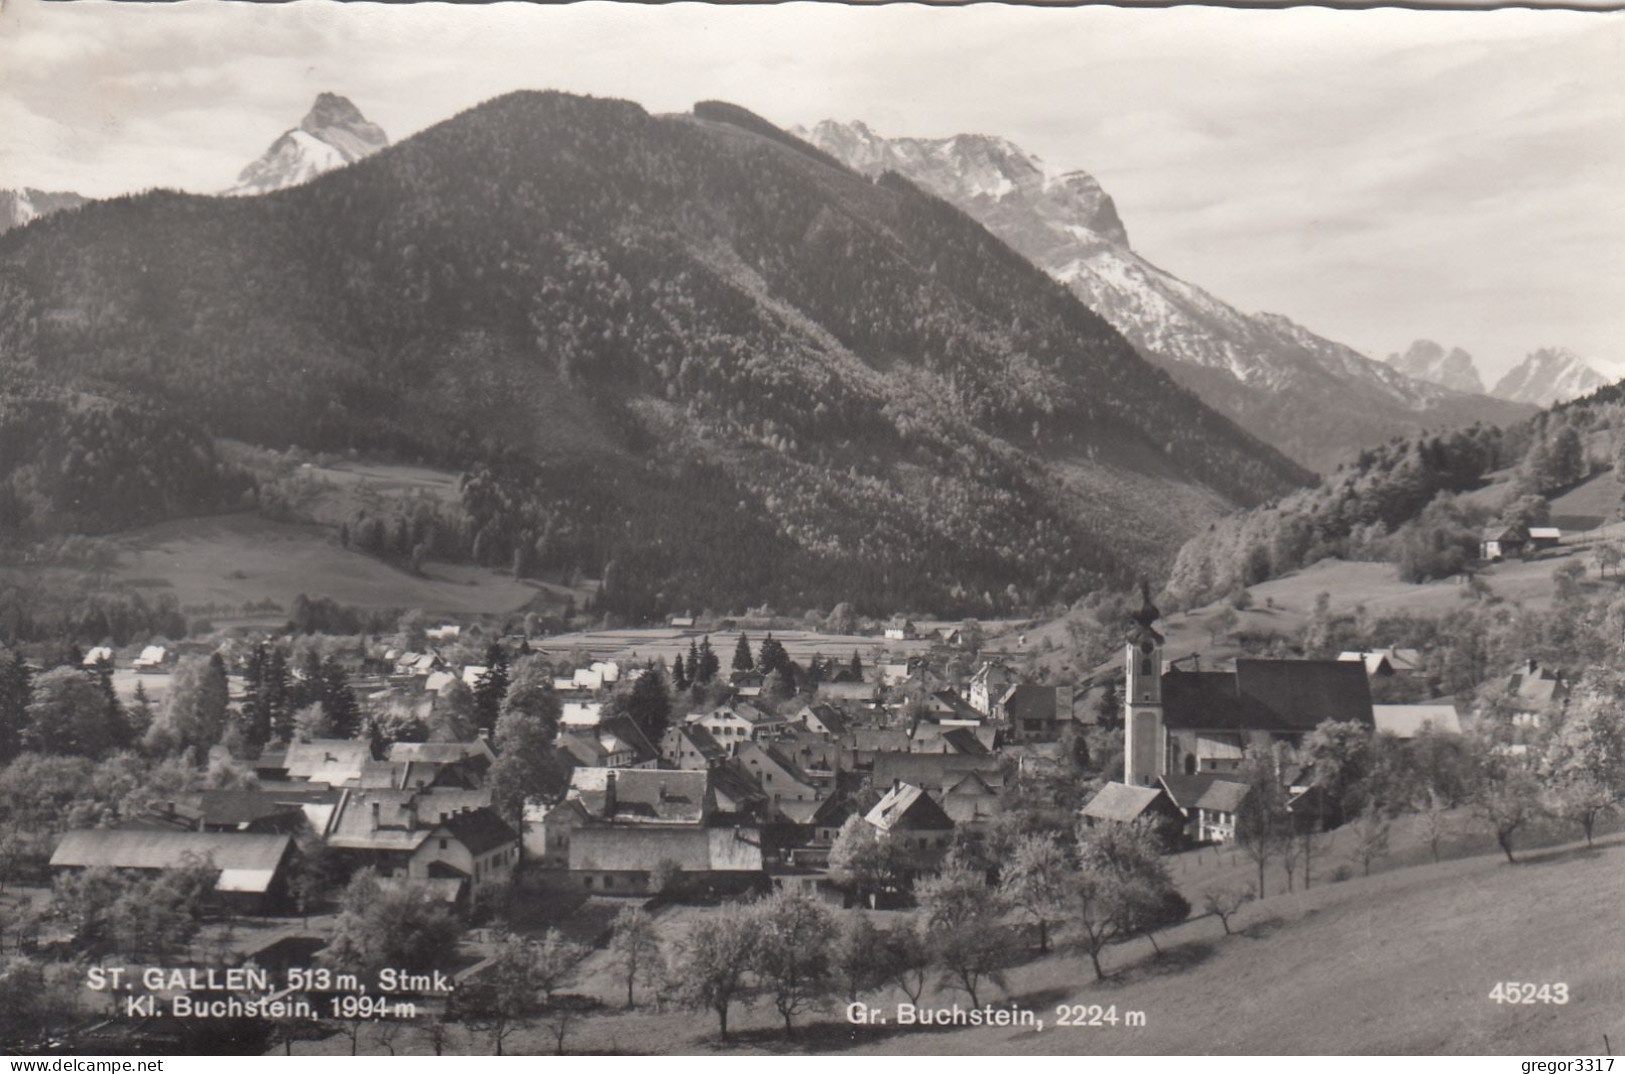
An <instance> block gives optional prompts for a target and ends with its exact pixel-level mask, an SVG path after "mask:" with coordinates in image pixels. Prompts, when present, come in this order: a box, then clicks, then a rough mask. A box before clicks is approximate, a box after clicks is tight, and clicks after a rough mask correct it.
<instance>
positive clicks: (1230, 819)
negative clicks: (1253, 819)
mask: <svg viewBox="0 0 1625 1074" xmlns="http://www.w3.org/2000/svg"><path fill="white" fill-rule="evenodd" d="M1158 784H1159V785H1160V786H1161V788H1162V790H1163V792H1164V793H1165V794H1166V795H1167V796H1168V800H1169V801H1170V802H1172V803H1173V804H1174V805H1175V806H1176V807H1177V808H1178V809H1179V812H1180V815H1181V816H1183V817H1184V819H1185V836H1186V838H1188V839H1190V840H1191V841H1192V842H1196V843H1228V842H1229V841H1230V840H1232V839H1234V838H1235V836H1236V814H1237V813H1239V812H1240V811H1241V806H1242V803H1243V802H1244V801H1246V798H1247V784H1245V783H1240V782H1238V781H1236V780H1234V779H1230V778H1226V777H1225V776H1224V775H1223V774H1222V773H1216V772H1201V773H1198V774H1196V775H1193V776H1189V775H1177V774H1172V773H1170V774H1167V775H1164V776H1162V777H1161V778H1160V779H1159V780H1158Z"/></svg>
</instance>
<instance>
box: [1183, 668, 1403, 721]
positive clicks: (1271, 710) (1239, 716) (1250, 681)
mask: <svg viewBox="0 0 1625 1074" xmlns="http://www.w3.org/2000/svg"><path fill="white" fill-rule="evenodd" d="M1162 711H1163V721H1164V723H1165V724H1166V726H1168V727H1170V728H1183V729H1197V730H1212V731H1240V730H1267V731H1286V732H1294V731H1295V732H1302V731H1312V730H1314V729H1315V727H1317V726H1318V725H1319V724H1321V723H1322V722H1324V721H1326V720H1338V721H1353V722H1356V723H1363V724H1366V725H1367V726H1370V725H1371V723H1372V718H1371V684H1370V680H1369V679H1368V678H1367V676H1366V671H1365V665H1364V664H1363V663H1355V662H1349V661H1342V660H1237V661H1236V670H1235V671H1233V672H1231V671H1181V670H1179V669H1178V668H1171V669H1170V670H1168V671H1166V672H1164V673H1163V676H1162Z"/></svg>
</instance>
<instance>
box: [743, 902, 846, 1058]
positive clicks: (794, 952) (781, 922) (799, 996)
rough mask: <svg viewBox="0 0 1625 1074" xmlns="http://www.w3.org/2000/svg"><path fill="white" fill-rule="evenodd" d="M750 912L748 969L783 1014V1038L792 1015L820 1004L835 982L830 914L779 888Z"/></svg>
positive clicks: (792, 1027)
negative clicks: (753, 921)
mask: <svg viewBox="0 0 1625 1074" xmlns="http://www.w3.org/2000/svg"><path fill="white" fill-rule="evenodd" d="M753 912H754V914H755V915H756V918H757V933H756V945H755V952H754V957H753V958H752V960H751V968H752V970H753V971H754V972H755V974H756V979H757V981H758V982H760V984H761V987H762V991H763V992H765V993H766V994H767V996H768V997H769V998H770V999H771V1000H772V1001H773V1006H774V1009H776V1010H777V1011H778V1012H779V1017H780V1018H783V1019H784V1035H785V1037H787V1038H788V1037H790V1036H793V1035H794V1033H795V1018H796V1016H797V1015H800V1014H803V1013H805V1012H807V1011H810V1010H816V1009H819V1008H821V1007H822V1006H823V1005H824V1004H825V1002H826V1000H827V998H828V996H829V993H830V991H831V989H832V987H833V985H834V979H835V972H834V970H835V967H834V957H833V956H834V952H835V947H836V942H837V939H838V935H839V934H838V932H837V928H836V924H835V918H834V917H833V916H831V914H830V912H829V911H828V910H826V909H825V908H824V907H823V905H822V904H821V903H818V902H816V901H814V900H813V899H812V898H810V897H808V896H807V895H804V894H802V893H800V892H791V891H779V892H775V893H774V894H772V895H770V896H768V897H767V898H766V899H764V900H762V902H760V903H758V904H757V905H756V906H755V907H754V908H753Z"/></svg>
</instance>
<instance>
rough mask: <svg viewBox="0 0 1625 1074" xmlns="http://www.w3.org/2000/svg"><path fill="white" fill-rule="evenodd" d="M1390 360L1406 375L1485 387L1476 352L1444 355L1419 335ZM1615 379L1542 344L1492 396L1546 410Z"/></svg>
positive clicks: (1570, 354) (1457, 349)
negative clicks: (1402, 351)
mask: <svg viewBox="0 0 1625 1074" xmlns="http://www.w3.org/2000/svg"><path fill="white" fill-rule="evenodd" d="M1388 364H1389V365H1391V366H1393V367H1394V368H1395V369H1398V370H1399V371H1400V372H1402V373H1404V374H1406V375H1407V376H1411V377H1415V378H1417V379H1418V380H1426V381H1431V382H1433V383H1434V384H1440V385H1443V386H1444V387H1447V388H1454V389H1456V390H1458V391H1479V392H1482V391H1483V390H1484V382H1483V380H1482V379H1480V377H1479V374H1478V366H1477V365H1476V364H1475V363H1474V362H1473V356H1472V355H1470V354H1468V353H1467V352H1466V351H1464V350H1462V349H1461V348H1460V347H1452V348H1451V349H1450V351H1449V353H1446V352H1445V349H1444V348H1443V347H1441V346H1440V345H1439V344H1437V343H1435V342H1433V341H1432V340H1430V339H1419V340H1417V341H1416V342H1414V343H1412V344H1411V345H1410V347H1408V348H1407V349H1406V351H1405V353H1403V354H1390V355H1389V356H1388ZM1612 380H1613V378H1610V377H1608V376H1605V375H1604V374H1602V373H1600V372H1598V371H1597V369H1596V367H1595V366H1593V365H1591V364H1590V363H1589V362H1587V361H1586V360H1585V359H1584V358H1582V357H1580V356H1579V355H1578V354H1575V353H1574V352H1573V351H1571V350H1569V349H1568V348H1567V347H1542V348H1540V349H1539V350H1536V351H1533V352H1531V353H1530V354H1528V355H1526V356H1525V357H1524V360H1523V361H1522V362H1519V363H1518V364H1517V365H1516V366H1514V367H1512V368H1511V369H1509V370H1508V371H1507V372H1506V374H1505V375H1503V376H1502V377H1501V379H1500V380H1498V381H1496V382H1495V387H1494V388H1491V389H1490V391H1489V394H1490V395H1493V396H1495V397H1496V398H1497V399H1505V400H1507V401H1508V402H1513V403H1528V404H1531V405H1534V406H1538V407H1543V408H1544V407H1549V406H1554V405H1556V404H1558V403H1566V402H1568V401H1569V400H1570V399H1575V398H1578V397H1579V396H1582V395H1586V394H1589V393H1590V392H1593V391H1595V390H1596V389H1598V388H1600V387H1602V386H1603V385H1604V384H1609V383H1612Z"/></svg>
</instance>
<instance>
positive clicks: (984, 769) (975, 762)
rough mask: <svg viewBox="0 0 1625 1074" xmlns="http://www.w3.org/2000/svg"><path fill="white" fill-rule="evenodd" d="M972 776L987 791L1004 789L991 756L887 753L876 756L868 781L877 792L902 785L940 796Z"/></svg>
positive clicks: (1001, 773)
mask: <svg viewBox="0 0 1625 1074" xmlns="http://www.w3.org/2000/svg"><path fill="white" fill-rule="evenodd" d="M971 772H975V773H976V774H977V775H979V776H981V777H982V780H983V782H985V783H986V784H987V785H988V787H990V788H993V789H1002V788H1003V787H1004V773H1003V772H1002V771H1001V770H1000V768H999V759H998V758H997V757H996V756H993V755H991V754H981V755H978V754H965V753H905V752H894V751H886V752H882V753H876V754H875V763H874V768H873V769H872V770H871V772H870V777H869V778H870V782H871V784H872V785H873V786H874V787H875V788H877V789H878V788H881V787H889V786H891V785H892V784H893V783H894V782H899V781H901V782H903V783H912V784H915V785H916V786H920V787H924V788H926V789H927V790H929V791H938V792H940V791H942V790H945V789H946V788H948V787H951V786H954V785H955V784H958V783H959V782H960V781H962V780H963V779H964V777H965V776H966V775H967V774H969V773H971Z"/></svg>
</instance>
